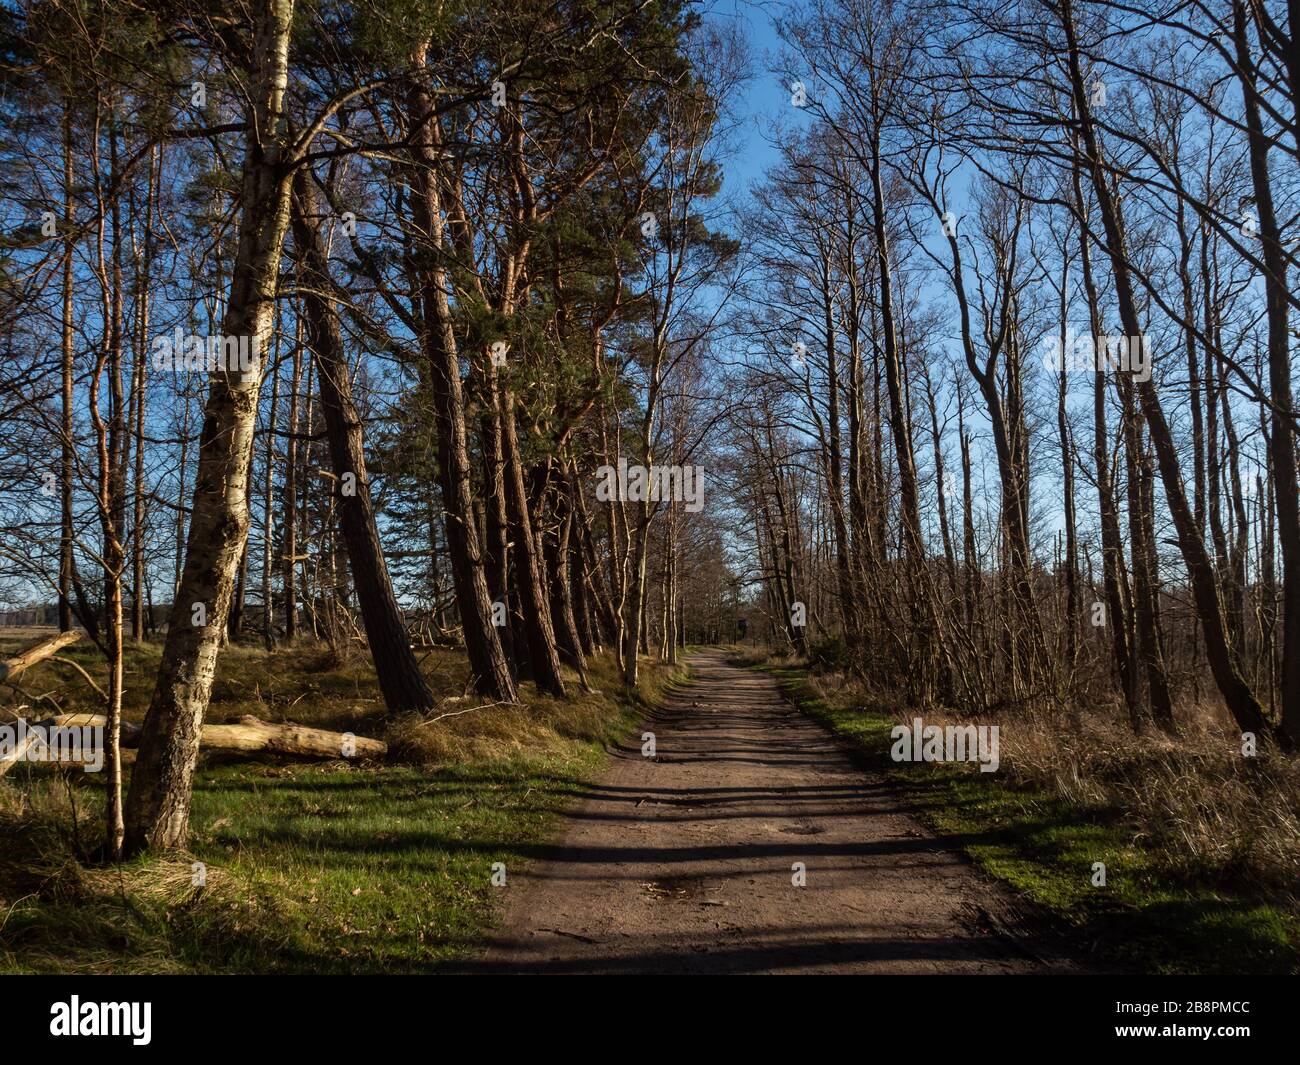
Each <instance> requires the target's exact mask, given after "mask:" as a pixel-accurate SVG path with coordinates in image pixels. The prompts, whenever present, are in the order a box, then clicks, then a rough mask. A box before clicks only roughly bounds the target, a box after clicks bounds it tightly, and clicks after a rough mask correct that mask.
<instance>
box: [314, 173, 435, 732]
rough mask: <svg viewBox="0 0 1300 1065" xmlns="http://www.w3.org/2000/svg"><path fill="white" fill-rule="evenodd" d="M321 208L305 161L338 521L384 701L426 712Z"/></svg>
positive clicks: (317, 337)
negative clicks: (381, 516)
mask: <svg viewBox="0 0 1300 1065" xmlns="http://www.w3.org/2000/svg"><path fill="white" fill-rule="evenodd" d="M319 218H320V208H319V206H318V205H317V198H316V195H315V189H314V188H313V186H312V178H311V174H310V173H309V172H308V168H307V167H300V168H299V169H298V172H297V173H296V174H295V175H294V212H293V238H294V247H295V249H296V251H297V253H298V264H299V271H300V276H301V278H302V280H303V282H304V285H303V297H302V300H303V310H304V312H305V315H306V319H307V342H308V344H309V345H310V347H311V350H312V352H313V353H314V354H315V357H316V384H317V387H318V388H319V390H320V405H321V413H322V414H323V415H324V418H325V432H326V435H327V436H328V438H329V445H330V458H331V460H332V463H333V466H334V476H335V477H336V478H337V480H336V481H335V492H336V497H337V499H338V506H339V517H340V524H341V525H342V528H343V538H344V540H345V541H346V542H347V552H348V563H349V566H350V568H351V571H352V582H353V585H354V586H355V588H356V592H357V599H358V601H359V603H360V605H361V620H362V623H363V624H364V625H365V629H366V641H367V642H368V643H369V644H370V656H371V658H372V659H373V660H374V664H375V674H376V675H377V677H378V678H379V688H380V690H381V691H382V692H383V694H384V702H385V704H386V705H387V706H388V709H389V710H390V711H393V712H397V711H403V710H426V709H429V708H430V707H432V706H433V705H434V703H435V700H434V697H433V694H432V693H431V692H430V691H429V686H428V685H427V684H426V683H425V680H424V677H423V676H422V675H421V673H420V666H419V663H418V662H416V660H415V654H414V652H413V651H412V650H411V641H410V638H409V637H408V636H407V632H406V622H405V621H404V620H403V617H402V610H401V608H400V607H399V606H398V605H397V597H396V596H394V595H393V585H392V581H391V580H390V579H389V576H388V566H387V565H386V563H385V562H384V553H383V549H382V547H381V545H380V542H379V529H378V527H377V526H376V524H375V509H374V503H373V502H372V500H371V498H370V478H369V475H368V474H367V472H366V456H365V438H364V433H363V430H362V425H361V416H360V414H359V413H358V412H357V408H356V403H355V402H354V401H353V399H352V382H351V377H350V374H349V370H348V362H347V356H346V354H345V353H344V350H343V340H342V337H341V336H340V334H339V324H338V317H337V315H336V313H335V309H334V306H333V305H332V303H331V301H330V300H329V299H328V298H327V297H326V296H325V293H327V292H330V291H331V288H332V286H331V280H330V276H329V264H328V262H327V260H326V253H325V248H324V245H323V244H322V242H321V238H320V232H319V229H318V226H319V224H320V223H319Z"/></svg>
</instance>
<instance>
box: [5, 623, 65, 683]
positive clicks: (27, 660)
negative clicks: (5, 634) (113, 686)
mask: <svg viewBox="0 0 1300 1065" xmlns="http://www.w3.org/2000/svg"><path fill="white" fill-rule="evenodd" d="M80 639H81V633H79V632H77V631H76V630H75V629H69V630H68V631H67V632H60V633H58V634H56V635H54V636H50V637H48V638H46V639H44V640H40V641H38V642H37V643H34V644H32V646H31V647H29V648H27V649H26V650H25V651H19V652H18V654H16V655H14V657H13V658H5V659H0V680H8V679H9V678H10V677H16V676H18V674H19V673H21V672H22V671H23V670H25V669H30V668H31V667H32V666H34V665H36V663H37V662H43V661H45V659H47V658H49V657H51V656H52V655H56V654H58V653H59V652H60V651H62V650H63V649H64V648H65V647H67V646H68V644H70V643H76V642H77V641H78V640H80Z"/></svg>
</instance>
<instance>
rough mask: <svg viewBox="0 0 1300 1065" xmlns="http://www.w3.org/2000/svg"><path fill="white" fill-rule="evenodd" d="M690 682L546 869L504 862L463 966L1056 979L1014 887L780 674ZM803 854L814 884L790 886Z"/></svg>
mask: <svg viewBox="0 0 1300 1065" xmlns="http://www.w3.org/2000/svg"><path fill="white" fill-rule="evenodd" d="M692 665H693V667H694V669H695V674H696V679H695V680H694V681H693V683H692V684H691V685H690V686H689V687H687V688H686V689H684V690H682V691H680V692H679V693H677V694H676V695H675V696H673V697H672V698H671V699H670V700H669V701H668V703H667V704H666V705H665V706H664V707H663V708H662V709H661V710H659V711H658V712H657V713H656V714H655V715H654V716H653V717H652V719H651V720H650V721H648V722H647V723H646V726H645V729H646V730H647V731H652V732H654V734H655V739H656V745H657V748H658V751H657V753H658V757H657V759H655V760H651V759H649V758H646V757H643V756H642V753H641V749H640V745H639V744H632V743H629V744H627V745H626V746H625V747H624V748H623V749H620V750H619V751H618V752H616V759H615V762H614V765H613V767H612V768H611V770H610V771H609V773H608V774H607V776H606V778H605V780H604V781H603V782H602V783H601V784H600V785H598V786H597V787H595V788H593V789H592V791H591V793H590V795H589V796H588V797H587V798H586V799H584V800H583V801H582V802H581V803H580V804H579V805H578V806H576V807H575V808H574V809H573V810H572V811H571V812H570V813H569V814H568V815H567V816H566V822H565V825H564V827H563V830H562V835H561V836H560V838H559V844H558V848H557V850H556V851H555V853H554V855H553V856H552V857H551V858H550V859H549V860H546V861H543V862H539V863H536V864H535V865H534V866H533V867H532V868H530V869H527V870H520V871H518V872H517V873H516V872H513V871H511V872H510V874H509V881H508V887H507V888H505V889H504V890H507V891H508V892H509V893H510V898H509V902H508V904H507V909H506V913H505V922H504V925H503V928H502V930H501V932H500V933H499V935H498V936H497V938H496V939H495V940H494V942H493V943H492V945H491V947H490V948H489V950H488V952H487V954H486V955H485V956H484V957H483V958H482V959H480V960H478V961H477V962H471V963H469V964H468V965H466V966H464V970H466V971H471V972H551V973H667V972H673V973H683V972H685V973H717V972H844V973H849V972H853V973H872V972H878V973H925V972H942V973H1044V972H1060V971H1070V970H1072V969H1073V968H1074V967H1073V966H1072V965H1071V964H1070V963H1069V962H1068V961H1066V960H1064V959H1062V958H1061V957H1060V955H1059V951H1057V950H1055V949H1053V947H1051V946H1050V945H1048V944H1045V943H1044V942H1042V941H1039V940H1036V939H1035V938H1034V937H1032V936H1029V935H1028V934H1026V932H1025V930H1024V927H1023V926H1022V925H1021V924H1020V923H1019V922H1018V921H1017V919H1016V917H1015V916H1014V914H1015V907H1014V906H1013V904H1012V902H1011V899H1010V897H1009V895H1008V893H1006V892H1005V891H1003V890H1002V889H1001V888H999V887H998V885H996V884H994V883H993V882H991V881H990V880H988V879H987V878H985V877H984V876H983V875H981V874H980V873H978V872H977V871H976V870H975V869H974V868H973V867H972V866H971V865H970V864H968V863H967V862H966V861H965V860H964V859H962V858H961V857H960V856H959V855H957V854H954V853H953V852H951V851H949V850H947V849H945V848H944V847H943V846H941V845H940V844H939V843H937V842H936V841H935V840H934V839H933V838H932V837H931V836H930V835H929V833H927V832H926V831H925V830H924V829H923V828H922V827H921V826H920V825H919V824H918V823H917V822H916V821H915V820H914V819H913V818H912V817H911V816H910V815H908V814H907V813H904V812H902V811H901V810H900V809H899V807H898V805H897V802H896V798H895V796H894V795H892V794H891V793H890V791H889V790H887V789H886V788H885V787H884V785H883V784H882V783H881V782H880V781H879V780H876V779H873V778H871V777H869V776H867V775H865V774H864V773H863V772H862V771H861V770H860V769H857V768H856V767H855V766H854V765H853V764H852V763H851V762H850V761H849V759H848V758H847V756H846V755H845V754H844V753H843V752H842V751H841V750H840V748H839V747H838V746H837V744H836V743H835V741H834V740H833V739H832V738H831V737H830V736H829V734H828V733H827V732H826V731H825V730H823V729H822V728H821V727H820V726H819V725H817V724H816V723H814V722H813V721H811V720H810V719H809V718H807V717H805V716H804V715H803V714H801V713H800V712H798V711H797V710H795V709H794V708H793V707H792V706H790V704H788V703H787V702H786V701H785V700H784V699H783V698H782V697H781V695H780V694H779V692H778V689H777V686H776V683H775V681H774V680H773V679H772V678H770V677H768V676H766V675H764V674H761V673H755V672H752V671H750V670H745V669H741V668H738V667H735V666H731V665H728V664H727V662H726V659H725V657H724V656H723V655H722V654H721V653H720V652H707V653H703V654H700V655H698V656H696V657H695V658H693V659H692ZM796 862H802V863H803V864H804V867H805V868H806V877H807V884H806V886H804V887H796V886H794V884H793V883H792V878H793V877H794V876H795V873H794V872H793V871H792V868H791V867H792V865H793V864H794V863H796Z"/></svg>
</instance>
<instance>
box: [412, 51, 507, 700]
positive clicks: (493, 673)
mask: <svg viewBox="0 0 1300 1065" xmlns="http://www.w3.org/2000/svg"><path fill="white" fill-rule="evenodd" d="M427 50H428V44H427V42H426V43H424V44H422V45H421V46H420V47H419V48H417V49H416V53H415V56H414V66H415V67H416V69H422V68H423V67H424V63H425V57H426V55H427ZM407 102H408V105H409V107H410V115H409V116H408V117H409V124H410V128H411V129H412V131H413V132H412V133H411V135H410V146H409V152H410V157H411V162H412V168H411V175H412V184H413V186H414V195H413V196H412V198H411V207H412V221H413V223H414V225H415V228H416V230H417V232H418V233H420V234H421V235H422V239H423V241H424V242H425V243H426V244H427V246H428V248H429V250H430V251H431V252H432V253H433V254H434V256H437V254H438V253H439V252H440V251H441V249H442V246H443V242H444V241H443V227H444V222H443V215H442V199H441V193H440V192H439V189H438V178H437V174H438V167H439V153H440V139H441V130H440V127H439V125H438V122H437V120H436V118H435V117H434V106H433V99H432V97H431V96H430V95H429V91H428V90H427V89H426V88H425V87H424V85H423V84H421V83H420V82H419V81H418V80H417V81H416V82H415V83H414V84H413V85H412V86H411V89H410V92H409V95H408V101H407ZM420 284H421V292H420V302H421V304H422V310H423V314H424V319H425V320H424V332H423V334H422V336H421V342H422V345H423V348H424V354H425V358H426V360H427V361H428V364H429V371H430V373H429V382H430V389H431V392H432V396H433V407H434V423H435V427H436V430H437V438H438V468H439V481H440V482H441V488H442V502H443V513H444V514H445V516H446V536H447V555H448V558H449V559H450V562H451V569H452V577H453V579H454V581H455V584H456V602H457V605H458V607H459V610H460V619H461V627H462V630H463V632H464V634H465V647H466V650H467V652H468V654H469V660H470V669H471V670H472V671H473V674H474V682H475V685H476V687H477V688H478V690H479V692H480V693H481V694H483V695H485V696H487V697H488V698H490V699H494V700H497V701H499V702H514V701H515V698H516V693H515V682H514V677H513V676H512V675H511V672H510V664H509V662H507V660H506V656H505V651H504V650H503V649H502V647H501V640H500V638H499V637H498V635H497V630H496V628H495V627H494V626H493V625H492V601H491V599H490V598H489V597H488V587H487V578H486V575H485V573H484V570H483V554H482V552H481V550H480V548H479V537H478V530H477V528H476V527H475V522H474V506H473V499H472V494H471V483H470V478H471V472H470V460H469V449H468V445H467V443H466V431H465V401H464V395H463V392H462V388H461V380H460V359H459V357H458V354H457V347H456V335H455V332H454V329H453V323H452V318H451V304H450V300H449V297H448V295H447V277H446V269H445V268H444V267H443V266H442V265H440V264H439V262H438V261H437V259H436V258H435V259H434V261H432V262H429V263H427V264H426V265H424V266H423V268H422V269H421V278H420Z"/></svg>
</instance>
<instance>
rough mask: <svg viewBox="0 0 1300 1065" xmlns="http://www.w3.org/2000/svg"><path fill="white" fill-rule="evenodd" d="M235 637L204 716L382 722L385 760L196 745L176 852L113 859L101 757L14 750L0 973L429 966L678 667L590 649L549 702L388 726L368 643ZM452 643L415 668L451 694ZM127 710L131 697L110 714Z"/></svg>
mask: <svg viewBox="0 0 1300 1065" xmlns="http://www.w3.org/2000/svg"><path fill="white" fill-rule="evenodd" d="M231 650H232V652H233V654H232V656H231V658H230V659H229V661H228V664H227V665H226V668H225V669H223V678H225V679H224V680H223V681H222V683H221V684H219V685H218V689H217V694H216V697H215V698H214V705H213V712H212V714H211V715H210V717H209V720H225V719H230V718H235V717H238V716H239V715H240V714H241V713H257V714H258V715H259V716H261V717H264V718H266V719H269V720H278V719H286V718H292V719H293V720H296V721H300V722H303V723H311V724H316V725H320V726H322V727H332V728H352V729H354V730H355V731H356V732H357V733H358V734H370V735H383V736H386V737H387V738H388V739H389V742H390V745H391V746H392V747H393V750H394V752H395V754H396V757H397V761H398V764H387V765H383V766H355V765H347V764H344V763H331V764H285V763H283V762H281V761H278V760H276V759H274V758H268V759H264V760H260V761H254V762H237V763H236V762H225V763H224V764H223V763H221V762H219V761H216V760H214V759H205V760H204V762H203V763H202V765H201V767H200V770H199V772H198V775H197V777H196V783H195V791H194V802H193V810H192V816H191V827H192V841H191V853H190V854H187V855H183V856H179V857H176V858H170V859H157V858H153V859H142V860H139V861H134V862H129V863H126V864H124V865H122V866H120V867H104V866H96V865H94V864H92V863H89V862H87V861H85V860H84V856H85V855H86V854H87V853H88V852H89V851H90V850H91V849H92V848H93V844H94V843H96V842H97V841H98V839H99V838H100V836H101V832H102V829H101V828H100V819H101V818H102V807H103V803H102V786H101V782H100V780H99V779H98V777H96V776H94V775H90V774H83V773H81V772H80V771H78V770H75V769H74V770H69V771H67V772H59V771H55V770H52V769H51V768H50V767H45V766H28V765H23V766H20V767H18V768H16V769H15V770H14V771H13V772H12V773H11V774H10V775H9V777H7V778H5V779H4V780H3V781H0V838H4V839H5V847H4V849H3V852H0V973H41V972H46V973H48V972H59V973H107V972H112V973H235V972H265V973H301V972H315V973H372V972H389V973H392V972H397V973H410V972H428V971H436V970H437V969H438V967H439V966H440V965H442V964H444V963H446V962H448V961H452V960H454V959H456V958H459V957H462V956H464V955H465V954H466V953H467V952H469V951H470V950H472V949H473V948H474V947H476V946H477V945H478V944H479V943H481V942H482V939H483V937H484V935H485V933H486V932H487V931H488V930H489V929H490V928H491V927H492V925H493V923H494V921H495V919H496V914H497V906H496V903H497V902H498V900H499V893H498V892H499V889H497V888H495V887H493V886H492V884H491V872H492V866H493V863H496V862H501V863H503V864H504V865H505V868H506V872H507V877H508V876H509V875H510V873H511V872H512V871H517V870H518V869H519V868H520V867H521V866H522V865H523V864H524V863H526V862H528V861H530V860H532V859H534V858H535V857H537V856H539V855H540V854H542V853H543V852H544V851H545V848H546V846H547V841H548V838H549V835H550V832H551V831H552V828H553V819H554V817H555V815H556V814H557V812H559V811H560V810H562V809H563V808H564V807H565V806H566V805H567V804H568V803H569V802H570V801H572V799H573V798H574V797H575V796H577V795H578V794H579V793H580V792H581V791H582V790H583V788H584V786H585V785H587V784H588V783H589V782H590V781H592V780H593V779H594V778H595V777H597V776H598V775H599V773H600V771H601V769H602V768H603V766H604V764H605V749H606V746H607V745H608V744H609V743H611V742H614V741H616V740H618V739H620V738H622V737H623V736H625V735H626V734H627V731H628V730H629V729H630V728H632V727H633V726H634V725H636V724H637V723H638V721H639V719H640V717H641V716H642V714H643V712H644V710H645V707H646V705H648V704H649V703H650V702H652V701H653V700H654V699H655V698H657V697H658V695H659V693H660V692H661V691H662V689H663V688H664V687H665V686H667V685H668V684H669V683H671V682H672V681H673V679H674V677H673V674H672V673H671V672H670V670H669V669H668V668H667V667H666V666H661V665H658V664H654V663H647V665H646V667H645V668H644V670H643V677H644V684H643V690H642V692H641V694H640V695H639V696H637V697H636V698H635V699H631V698H628V697H627V696H626V695H625V694H624V692H623V691H622V689H621V686H620V685H619V683H618V679H617V677H616V675H615V672H614V669H613V666H612V664H611V663H610V662H609V661H607V660H601V659H596V660H594V661H593V662H592V663H591V678H592V682H593V685H594V686H595V688H597V689H598V691H597V692H594V693H583V692H580V691H575V692H574V693H573V698H572V699H570V700H568V701H565V702H561V701H558V700H552V699H548V698H545V697H543V696H539V695H537V694H536V692H534V691H533V690H532V686H531V685H525V686H524V689H525V690H524V693H523V694H522V695H521V698H522V699H523V700H524V705H521V706H516V707H484V708H481V709H478V710H477V712H475V713H469V712H466V713H463V714H460V713H457V714H456V715H455V716H453V717H449V718H447V719H445V720H441V721H437V722H430V721H428V720H424V721H421V720H414V719H407V720H404V721H399V722H394V723H388V724H385V723H384V722H383V721H382V703H380V702H379V701H378V699H377V691H376V686H375V682H374V677H373V674H372V673H371V672H370V671H369V668H368V665H367V664H365V663H357V662H352V663H351V664H342V665H335V666H333V667H332V668H329V669H326V668H324V664H323V663H322V662H320V661H318V660H317V658H316V657H314V656H316V655H317V652H314V651H310V652H309V651H300V650H294V649H289V650H286V651H282V652H274V653H271V654H268V653H266V652H263V651H261V650H252V649H248V648H243V647H241V648H232V649H231ZM156 653H157V652H156V649H152V648H149V647H144V648H141V649H138V650H137V651H136V652H135V654H136V655H137V656H138V658H139V659H140V660H139V661H136V662H134V663H133V666H134V667H135V668H137V669H138V670H139V672H140V673H141V674H147V672H148V665H149V660H150V659H151V658H156ZM459 657H460V656H455V655H453V654H451V653H448V654H446V655H445V656H437V655H436V656H434V657H433V658H431V659H430V660H428V661H426V663H425V671H426V673H427V674H429V675H430V677H431V679H433V680H436V681H437V682H438V687H437V689H436V690H438V691H443V692H447V693H448V694H447V695H446V696H445V698H444V703H445V706H446V707H450V708H455V709H465V710H467V711H468V710H469V709H471V708H472V705H470V706H462V705H461V704H464V703H467V702H468V700H467V699H466V698H465V697H464V696H463V695H462V694H461V692H462V691H463V687H464V678H463V677H462V676H460V675H459V674H457V673H456V670H457V668H458V659H459ZM575 688H576V685H575ZM295 693H296V694H295ZM142 709H143V698H138V699H135V700H132V702H131V703H130V704H129V712H128V716H134V713H135V712H136V711H142ZM442 712H448V711H446V710H443V711H442ZM199 874H201V876H200V875H199ZM200 879H201V880H203V883H202V884H199V883H196V881H197V880H200Z"/></svg>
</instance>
